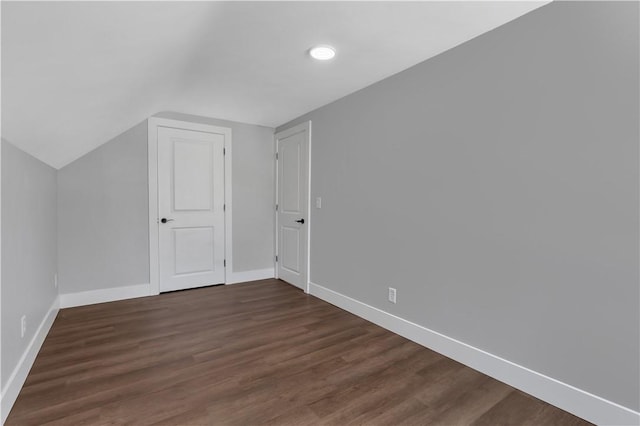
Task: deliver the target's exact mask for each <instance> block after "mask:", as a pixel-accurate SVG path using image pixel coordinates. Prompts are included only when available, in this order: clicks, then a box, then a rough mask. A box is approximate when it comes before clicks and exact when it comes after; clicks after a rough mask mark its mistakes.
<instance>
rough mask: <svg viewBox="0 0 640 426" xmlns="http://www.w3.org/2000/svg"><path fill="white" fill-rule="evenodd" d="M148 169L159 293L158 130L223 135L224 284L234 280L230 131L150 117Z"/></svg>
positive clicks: (152, 260)
mask: <svg viewBox="0 0 640 426" xmlns="http://www.w3.org/2000/svg"><path fill="white" fill-rule="evenodd" d="M147 121H148V127H147V128H148V155H149V161H148V165H149V166H148V167H149V282H150V284H151V288H150V294H152V295H154V294H160V256H159V255H160V251H159V245H158V244H159V235H158V234H159V219H160V216H159V214H158V127H169V128H172V129H184V130H195V131H197V132H206V133H216V134H223V135H224V136H225V138H224V150H225V156H224V204H225V215H224V252H225V256H224V257H225V268H224V282H225V284H226V283H228V282H229V280H230V279H231V271H233V247H232V241H233V239H232V238H231V231H232V222H231V218H232V217H233V213H232V212H233V205H232V201H231V200H232V199H233V198H232V197H231V146H232V143H231V129H230V128H227V127H218V126H211V125H208V124H200V123H192V122H189V121H180V120H171V119H168V118H159V117H150V118H149V119H148V120H147Z"/></svg>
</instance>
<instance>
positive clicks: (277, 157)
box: [276, 152, 278, 160]
mask: <svg viewBox="0 0 640 426" xmlns="http://www.w3.org/2000/svg"><path fill="white" fill-rule="evenodd" d="M277 159H278V153H277V152H276V160H277Z"/></svg>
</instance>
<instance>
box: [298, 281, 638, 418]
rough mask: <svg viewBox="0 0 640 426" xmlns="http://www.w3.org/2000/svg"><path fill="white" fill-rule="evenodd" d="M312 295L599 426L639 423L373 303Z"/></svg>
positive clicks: (315, 290)
mask: <svg viewBox="0 0 640 426" xmlns="http://www.w3.org/2000/svg"><path fill="white" fill-rule="evenodd" d="M309 287H310V291H309V292H310V294H312V295H314V296H316V297H318V298H320V299H322V300H325V301H327V302H329V303H331V304H332V305H335V306H337V307H339V308H342V309H344V310H346V311H348V312H351V313H352V314H355V315H357V316H359V317H361V318H364V319H366V320H368V321H371V322H372V323H374V324H377V325H379V326H380V327H383V328H386V329H387V330H390V331H392V332H394V333H396V334H399V335H401V336H403V337H405V338H407V339H409V340H412V341H414V342H416V343H418V344H420V345H422V346H425V347H427V348H429V349H432V350H434V351H436V352H438V353H441V354H442V355H445V356H447V357H449V358H452V359H454V360H456V361H458V362H461V363H462V364H465V365H467V366H469V367H471V368H473V369H475V370H478V371H480V372H482V373H484V374H486V375H488V376H491V377H493V378H495V379H497V380H500V381H501V382H504V383H507V384H508V385H510V386H513V387H515V388H517V389H520V390H522V391H524V392H526V393H528V394H531V395H533V396H535V397H536V398H539V399H541V400H543V401H546V402H548V403H549V404H552V405H555V406H557V407H559V408H561V409H563V410H565V411H568V412H570V413H573V414H575V415H576V416H578V417H582V418H583V419H586V420H588V421H590V422H593V423H595V424H599V425H638V424H640V413H638V412H636V411H634V410H631V409H629V408H626V407H623V406H621V405H619V404H616V403H614V402H611V401H608V400H606V399H604V398H601V397H599V396H596V395H593V394H591V393H589V392H586V391H584V390H581V389H578V388H576V387H574V386H571V385H569V384H566V383H563V382H561V381H559V380H556V379H554V378H551V377H548V376H545V375H544V374H540V373H538V372H536V371H533V370H531V369H529V368H526V367H523V366H521V365H518V364H515V363H513V362H511V361H508V360H506V359H503V358H500V357H498V356H496V355H493V354H490V353H488V352H485V351H483V350H481V349H478V348H475V347H473V346H470V345H468V344H466V343H463V342H460V341H458V340H456V339H453V338H451V337H448V336H445V335H443V334H441V333H438V332H436V331H433V330H430V329H428V328H426V327H423V326H421V325H418V324H415V323H412V322H410V321H407V320H405V319H403V318H400V317H397V316H395V315H392V314H390V313H388V312H385V311H383V310H380V309H378V308H374V307H373V306H370V305H367V304H365V303H362V302H360V301H358V300H355V299H352V298H350V297H348V296H345V295H343V294H340V293H337V292H335V291H333V290H330V289H328V288H326V287H323V286H320V285H318V284H313V283H310V285H309Z"/></svg>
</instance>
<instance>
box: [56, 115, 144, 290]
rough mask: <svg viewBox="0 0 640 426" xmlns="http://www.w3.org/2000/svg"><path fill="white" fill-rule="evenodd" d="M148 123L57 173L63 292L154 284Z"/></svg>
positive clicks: (59, 253) (60, 269) (138, 126)
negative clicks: (149, 208)
mask: <svg viewBox="0 0 640 426" xmlns="http://www.w3.org/2000/svg"><path fill="white" fill-rule="evenodd" d="M147 174H148V172H147V120H144V121H143V122H141V123H139V124H138V125H136V126H134V127H132V128H131V129H129V130H127V131H126V132H124V133H123V134H121V135H119V136H117V137H116V138H114V139H112V140H111V141H109V142H107V143H106V144H104V145H102V146H101V147H99V148H98V149H96V150H94V151H91V152H90V153H89V154H86V155H85V156H83V157H81V158H79V159H78V160H76V161H74V162H73V163H70V164H69V165H67V166H65V167H63V168H62V169H60V170H59V171H58V227H59V228H58V229H59V241H58V259H59V272H58V273H59V277H58V278H59V282H60V293H61V294H67V293H75V292H81V291H88V290H97V289H103V288H112V287H122V286H131V285H137V284H148V283H149V223H148V222H149V220H148V217H149V213H148V205H149V197H148V195H147V194H148V177H147Z"/></svg>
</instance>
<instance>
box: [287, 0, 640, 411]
mask: <svg viewBox="0 0 640 426" xmlns="http://www.w3.org/2000/svg"><path fill="white" fill-rule="evenodd" d="M638 35H639V34H638V3H631V2H628V3H622V2H621V3H608V2H579V3H578V2H560V3H558V2H556V3H552V4H550V5H547V6H544V7H542V8H540V9H538V10H536V11H533V12H531V13H530V14H528V15H526V16H524V17H522V18H520V19H517V20H515V21H513V22H511V23H509V24H507V25H505V26H502V27H500V28H498V29H496V30H494V31H492V32H490V33H487V34H485V35H482V36H480V37H478V38H476V39H474V40H472V41H470V42H468V43H465V44H463V45H461V46H459V47H457V48H455V49H452V50H450V51H448V52H445V53H444V54H441V55H439V56H437V57H435V58H432V59H431V60H428V61H426V62H424V63H422V64H419V65H417V66H415V67H413V68H411V69H409V70H407V71H404V72H402V73H399V74H397V75H395V76H392V77H391V78H388V79H386V80H383V81H382V82H380V83H377V84H375V85H373V86H370V87H368V88H366V89H363V90H362V91H360V92H357V93H355V94H352V95H350V96H347V97H345V98H343V99H341V100H339V101H336V102H334V103H332V104H330V105H328V106H325V107H323V108H320V109H318V110H316V111H313V112H311V113H310V114H307V115H305V116H303V117H301V118H299V119H297V120H295V121H293V122H291V123H288V124H286V125H284V126H281V127H280V128H279V129H278V130H283V129H285V128H287V127H289V126H291V125H293V124H296V123H299V122H301V121H304V120H312V122H313V135H312V139H313V148H312V192H311V197H312V199H314V198H315V197H317V196H322V197H323V203H322V209H321V210H317V209H312V212H311V213H312V215H311V220H312V237H311V238H312V239H311V280H312V281H313V282H314V283H316V284H319V285H323V286H326V287H328V288H331V289H333V290H335V291H338V292H340V293H343V294H345V295H348V296H350V297H353V298H355V299H357V300H360V301H363V302H365V303H368V304H370V305H373V306H375V307H378V308H380V309H383V310H385V311H387V312H391V313H393V314H395V315H398V316H400V317H403V318H406V319H408V320H410V321H413V322H416V323H418V324H421V325H423V326H426V327H429V328H431V329H433V330H436V331H439V332H441V333H444V334H446V335H448V336H451V337H453V338H456V339H459V340H461V341H463V342H466V343H468V344H471V345H473V346H475V347H478V348H481V349H484V350H486V351H488V352H490V353H493V354H495V355H498V356H501V357H503V358H506V359H508V360H510V361H513V362H515V363H518V364H520V365H523V366H526V367H529V368H531V369H533V370H535V371H538V372H541V373H544V374H546V375H548V376H551V377H553V378H556V379H558V380H561V381H563V382H565V383H569V384H571V385H574V386H576V387H578V388H580V389H583V390H586V391H589V392H591V393H593V394H596V395H598V396H601V397H604V398H606V399H609V400H611V401H614V402H617V403H619V404H621V405H623V406H626V407H629V408H632V409H634V410H638V409H639V408H640V405H639V401H640V391H639V377H640V372H639V363H638V359H640V349H639V346H640V342H639V335H640V329H639V324H640V317H639V315H640V306H639V300H640V294H639V284H638V283H639V277H638V258H639V253H638V238H639V229H638V218H639V216H638V192H639V191H638V190H639V188H638V179H639V172H638V169H639V167H638V141H639V137H640V135H639V130H638V117H639V114H640V111H639V107H638V93H639V87H638V72H639V69H638V51H639V49H638V48H639V46H638ZM337 247H339V248H340V250H336V248H337ZM388 286H394V287H396V288H397V289H398V303H397V305H392V304H390V303H388V302H387V301H386V297H387V287H388Z"/></svg>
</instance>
